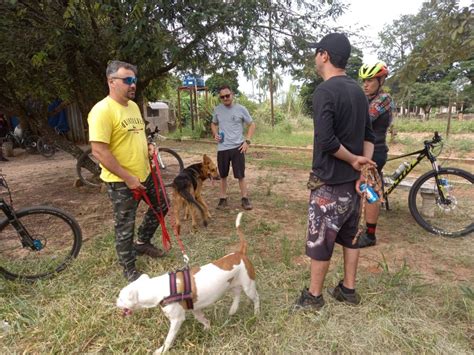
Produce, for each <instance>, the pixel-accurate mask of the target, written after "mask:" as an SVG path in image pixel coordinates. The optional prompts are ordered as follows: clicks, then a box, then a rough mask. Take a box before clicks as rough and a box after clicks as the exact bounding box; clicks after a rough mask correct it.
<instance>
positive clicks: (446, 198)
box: [410, 168, 474, 236]
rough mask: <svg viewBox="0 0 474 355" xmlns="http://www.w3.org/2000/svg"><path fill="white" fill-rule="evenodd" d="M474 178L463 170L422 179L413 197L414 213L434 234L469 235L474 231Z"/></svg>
mask: <svg viewBox="0 0 474 355" xmlns="http://www.w3.org/2000/svg"><path fill="white" fill-rule="evenodd" d="M472 201H474V178H473V177H472V175H471V174H469V173H467V172H463V171H462V170H459V169H454V168H450V169H440V172H439V173H435V172H431V173H428V174H425V175H424V176H423V177H421V178H420V181H417V183H416V184H415V185H414V186H413V191H412V192H411V193H410V211H411V212H412V214H413V216H414V217H415V219H416V220H417V222H418V223H420V225H421V226H422V227H424V228H425V229H427V230H429V231H430V232H432V233H436V234H441V235H446V236H460V235H465V234H468V233H470V232H472V231H473V230H474V223H473V222H474V204H473V203H472Z"/></svg>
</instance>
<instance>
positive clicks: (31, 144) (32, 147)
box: [23, 136, 39, 154]
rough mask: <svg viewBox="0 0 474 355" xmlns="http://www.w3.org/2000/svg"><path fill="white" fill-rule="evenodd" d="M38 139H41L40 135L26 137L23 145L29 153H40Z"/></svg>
mask: <svg viewBox="0 0 474 355" xmlns="http://www.w3.org/2000/svg"><path fill="white" fill-rule="evenodd" d="M38 140H39V137H38V136H28V137H26V138H25V141H24V142H23V145H24V147H25V150H26V152H27V153H29V154H35V153H38Z"/></svg>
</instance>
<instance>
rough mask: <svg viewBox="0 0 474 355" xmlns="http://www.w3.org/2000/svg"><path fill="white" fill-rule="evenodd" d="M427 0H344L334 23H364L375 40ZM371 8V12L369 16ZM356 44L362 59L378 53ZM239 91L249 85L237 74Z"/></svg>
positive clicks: (286, 82) (287, 82)
mask: <svg viewBox="0 0 474 355" xmlns="http://www.w3.org/2000/svg"><path fill="white" fill-rule="evenodd" d="M425 1H426V0H378V1H373V0H347V1H345V2H346V3H347V4H348V6H349V7H348V9H347V10H346V12H345V14H344V15H342V16H340V17H338V18H337V20H336V23H335V24H336V25H338V26H343V27H344V28H347V29H350V28H351V27H357V26H366V27H365V29H364V30H363V31H362V32H361V34H363V35H365V36H367V37H369V38H371V39H372V41H374V42H375V41H376V40H377V38H378V33H379V32H380V31H382V30H383V27H384V25H385V24H391V23H392V22H393V20H396V19H399V18H400V17H401V16H402V15H414V14H416V13H418V12H419V10H420V9H421V5H422V3H423V2H425ZM469 4H470V0H461V1H459V5H460V6H469ZM370 9H372V14H377V16H373V15H370V17H369V16H368V14H371V11H370ZM349 39H350V40H351V42H353V43H356V46H357V48H360V49H361V50H362V53H363V54H364V62H369V63H370V62H374V61H376V60H377V56H376V54H375V53H373V52H372V49H371V48H370V47H368V46H365V47H364V42H362V43H359V42H357V38H352V37H351V38H349ZM290 83H291V78H290V77H287V76H285V77H284V84H283V89H282V91H286V90H287V89H288V87H289V85H290ZM239 90H240V91H243V92H244V93H246V94H247V95H250V94H251V93H252V85H251V84H250V82H249V81H248V80H246V79H245V77H244V76H243V75H240V76H239Z"/></svg>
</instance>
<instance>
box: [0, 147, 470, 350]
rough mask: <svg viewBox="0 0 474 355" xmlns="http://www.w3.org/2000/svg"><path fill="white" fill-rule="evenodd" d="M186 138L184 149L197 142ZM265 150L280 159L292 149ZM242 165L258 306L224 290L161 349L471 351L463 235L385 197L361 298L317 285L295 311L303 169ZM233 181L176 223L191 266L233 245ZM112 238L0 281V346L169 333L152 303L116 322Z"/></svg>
mask: <svg viewBox="0 0 474 355" xmlns="http://www.w3.org/2000/svg"><path fill="white" fill-rule="evenodd" d="M179 144H180V145H181V146H183V145H184V143H179ZM187 144H188V145H189V147H190V149H192V150H193V151H195V150H201V149H204V148H203V147H204V146H202V145H199V144H196V143H195V142H192V143H189V142H188V143H187ZM205 147H207V148H208V149H209V146H208V145H206V146H205ZM274 154H280V160H281V161H283V162H284V161H291V158H293V159H295V158H296V157H298V156H300V154H301V153H300V152H276V153H274ZM272 159H274V160H275V161H276V160H278V156H277V155H274V156H273V157H272ZM256 162H258V159H256V158H255V163H256ZM249 170H251V171H253V172H254V174H256V175H257V177H253V178H252V177H249V183H250V190H251V196H252V201H253V204H254V210H253V211H249V212H246V213H245V214H244V218H243V221H242V228H243V230H244V234H245V236H246V239H247V241H248V243H249V257H250V259H251V260H252V261H253V263H254V265H255V268H256V272H257V288H258V291H259V293H260V297H261V314H260V315H258V316H254V315H253V307H252V304H251V302H250V301H249V300H248V299H247V298H246V297H245V296H243V297H242V300H241V305H240V309H239V311H238V312H237V313H236V314H235V315H234V316H232V317H230V316H228V310H229V307H230V304H231V297H230V296H229V295H227V296H226V297H224V298H223V299H222V300H219V301H218V302H216V303H215V304H213V305H211V306H209V307H208V308H206V309H205V310H204V313H205V315H206V317H207V318H208V319H210V321H211V329H210V330H209V331H204V330H203V328H202V325H201V324H200V323H198V322H197V321H195V320H194V319H193V317H192V316H188V320H187V321H186V322H184V324H183V326H182V327H181V329H180V331H179V333H178V336H177V339H176V342H175V344H174V346H173V348H172V349H171V353H176V354H182V353H186V354H203V353H209V354H224V353H225V354H241V353H250V354H302V353H334V352H337V353H371V352H375V353H389V352H390V353H392V352H393V353H450V354H451V353H456V354H457V353H472V324H473V321H474V297H473V291H472V289H473V288H472V285H473V282H474V278H473V274H472V270H473V269H474V259H473V258H472V255H473V253H474V244H473V243H472V236H468V237H466V238H459V239H444V238H440V237H435V236H433V235H429V234H427V233H425V232H424V231H423V230H421V229H420V227H418V226H417V225H416V224H415V223H414V222H413V220H412V218H411V216H410V214H409V212H408V208H407V205H406V199H405V196H403V198H402V197H399V195H398V194H395V195H394V196H393V199H392V200H391V205H392V207H393V210H392V211H390V212H384V211H382V214H381V217H380V219H379V224H378V235H379V237H378V245H377V246H376V247H373V248H370V249H366V250H363V251H361V259H360V266H359V272H358V292H359V293H360V294H361V295H362V297H363V302H362V304H361V305H360V306H358V307H350V306H346V305H344V304H341V303H339V302H337V301H335V300H333V299H331V297H330V296H329V295H328V294H327V293H326V292H324V294H323V295H324V298H325V300H326V306H325V307H324V308H323V309H322V310H321V312H294V311H293V307H292V306H293V303H294V301H295V299H296V297H297V296H298V294H299V292H300V291H301V289H302V288H303V287H305V286H307V285H308V282H309V276H310V274H309V261H308V259H307V258H306V257H305V256H304V241H305V233H306V218H307V216H306V214H307V197H308V193H307V191H306V190H305V180H306V172H307V170H306V169H296V168H295V167H292V166H286V167H285V166H283V165H281V166H278V167H276V168H270V169H268V168H266V166H265V165H262V166H257V165H254V163H253V162H252V163H251V164H250V166H249ZM237 185H238V184H236V183H234V184H230V185H229V204H230V207H229V209H228V210H227V211H213V218H212V220H211V223H210V225H209V227H208V228H207V229H202V230H201V229H200V230H199V231H197V232H196V233H193V234H191V232H190V226H189V224H190V223H189V222H188V223H184V225H183V235H182V240H183V243H184V245H185V247H186V250H187V252H188V255H189V256H190V258H191V264H192V265H203V264H206V263H208V262H210V261H212V260H215V259H217V258H219V257H221V256H223V255H225V254H227V253H229V252H231V251H233V250H235V249H236V247H237V245H238V237H237V235H236V233H235V227H234V220H235V216H236V214H237V212H238V211H239V208H240V206H239V201H240V194H239V189H238V186H237ZM204 193H205V197H206V200H207V201H208V202H209V204H210V205H215V204H216V203H217V199H218V196H217V195H215V191H211V190H210V188H208V187H207V186H206V188H205V191H204ZM110 228H111V229H112V226H110ZM113 240H114V237H113V235H112V232H111V233H107V234H101V235H94V236H92V238H90V239H89V240H88V241H87V242H86V243H85V244H84V246H83V249H82V250H81V253H80V254H79V257H78V259H76V260H75V261H74V263H73V264H72V265H71V266H70V267H69V268H68V269H66V270H65V271H63V272H62V273H60V274H59V275H58V276H57V277H56V278H54V279H50V280H43V281H39V282H37V283H34V284H22V283H16V282H6V281H4V280H0V321H2V320H5V321H6V322H8V324H9V325H10V329H9V330H5V331H2V330H0V353H4V354H15V353H28V354H29V353H32V354H43V353H48V354H49V353H60V354H70V353H112V354H115V353H137V354H145V353H150V352H151V351H153V350H155V349H157V348H158V347H159V346H160V345H161V344H162V343H163V341H164V338H165V336H166V334H167V332H168V329H169V323H168V320H167V319H166V318H165V317H164V315H163V313H162V312H161V311H160V310H159V309H154V308H153V309H148V310H143V311H137V312H135V313H134V314H133V315H132V316H131V317H127V318H122V317H121V316H120V312H119V310H118V309H116V307H115V300H116V297H117V295H118V293H119V291H120V289H121V288H122V287H123V286H125V285H126V282H125V279H124V278H123V276H122V272H121V269H120V267H119V266H118V264H117V261H116V253H115V249H114V246H113V244H114V241H113ZM342 258H343V256H342V252H341V250H340V249H339V247H336V249H335V253H334V256H333V260H332V263H331V267H330V270H329V273H328V275H327V278H326V286H331V285H334V284H336V283H337V282H338V281H339V280H340V279H341V277H342V274H343V268H342ZM181 260H182V259H181V253H180V251H179V249H178V248H177V247H176V245H175V246H174V248H173V249H172V250H171V252H170V254H169V255H168V256H167V257H166V258H164V259H159V260H150V259H145V258H139V260H138V267H139V268H140V269H141V270H144V271H146V272H147V273H149V274H150V275H158V274H163V273H166V272H168V271H169V270H173V269H177V268H180V267H182V266H183V264H182V261H181Z"/></svg>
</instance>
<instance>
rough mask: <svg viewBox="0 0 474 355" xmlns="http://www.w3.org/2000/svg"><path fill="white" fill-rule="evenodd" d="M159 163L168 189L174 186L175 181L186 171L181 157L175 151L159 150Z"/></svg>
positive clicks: (168, 149)
mask: <svg viewBox="0 0 474 355" xmlns="http://www.w3.org/2000/svg"><path fill="white" fill-rule="evenodd" d="M158 163H159V164H160V172H161V177H162V178H163V183H164V184H165V186H166V187H169V186H171V185H172V184H173V180H174V178H175V177H176V175H178V174H179V173H180V172H181V171H183V169H184V163H183V160H182V159H181V157H180V156H179V155H178V153H176V152H175V151H174V150H173V149H170V148H159V149H158Z"/></svg>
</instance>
